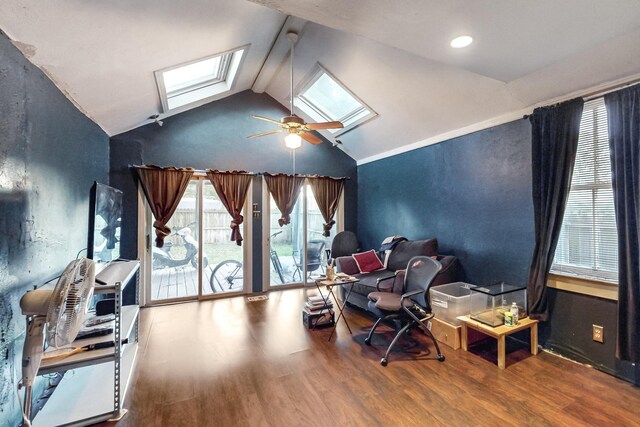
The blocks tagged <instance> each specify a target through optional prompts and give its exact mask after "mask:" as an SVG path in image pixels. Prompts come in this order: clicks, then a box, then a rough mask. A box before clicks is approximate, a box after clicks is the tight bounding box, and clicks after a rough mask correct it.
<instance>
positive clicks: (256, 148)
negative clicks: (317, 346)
mask: <svg viewBox="0 0 640 427" xmlns="http://www.w3.org/2000/svg"><path fill="white" fill-rule="evenodd" d="M252 114H255V115H260V116H266V117H270V118H275V119H279V118H280V117H282V116H283V115H286V114H287V111H286V110H285V109H284V108H283V107H282V106H281V105H280V104H279V103H278V102H276V101H275V100H274V99H273V98H271V97H270V96H268V95H266V94H257V93H253V92H251V91H244V92H241V93H239V94H236V95H234V96H231V97H229V98H225V99H223V100H220V101H217V102H214V103H211V104H207V105H204V106H202V107H199V108H196V109H193V110H190V111H187V112H185V113H182V114H179V115H176V116H173V117H170V118H167V119H165V120H164V126H162V127H160V126H158V125H156V124H149V125H146V126H143V127H140V128H137V129H134V130H132V131H129V132H126V133H123V134H120V135H116V136H114V137H112V138H111V150H110V162H111V172H110V174H111V185H112V186H114V187H116V188H119V189H121V190H122V191H123V192H124V213H123V230H122V236H123V237H122V256H123V257H125V258H135V257H137V238H136V236H137V229H138V224H137V209H138V200H137V187H136V184H135V180H134V179H133V175H132V173H131V171H130V169H129V165H133V164H144V163H146V164H156V165H158V166H170V165H172V166H181V167H193V168H196V169H206V168H211V169H221V170H247V171H251V172H284V173H291V172H292V158H291V150H289V149H287V148H286V147H285V146H284V143H283V141H282V138H283V137H282V135H271V136H267V137H263V138H257V139H247V138H246V137H247V136H249V135H252V134H255V133H259V132H264V131H267V130H273V129H275V128H274V126H273V125H271V124H269V123H267V122H264V121H261V120H256V119H252V118H251V117H250V116H251V115H252ZM296 173H301V174H321V175H332V176H348V177H351V179H350V180H349V181H347V183H346V187H345V223H346V224H345V229H347V230H355V227H356V216H357V210H356V202H357V198H356V191H357V176H356V162H355V161H354V160H353V159H352V158H351V157H349V156H348V155H346V154H345V153H344V152H343V151H342V150H340V149H338V148H334V147H332V146H331V144H329V143H328V142H326V141H325V142H324V143H323V144H320V145H311V144H308V143H306V142H303V146H302V148H301V149H298V150H297V154H296ZM261 191H262V190H261V180H260V179H255V180H254V192H253V196H252V197H253V200H252V202H256V203H258V204H259V205H260V204H261V200H260V197H261ZM260 209H261V210H262V206H260ZM253 235H254V239H253V262H254V263H253V277H254V283H253V289H254V291H256V292H257V291H260V290H261V287H262V270H261V269H262V264H261V263H262V256H261V255H260V254H261V250H262V238H261V236H262V223H261V221H254V228H253Z"/></svg>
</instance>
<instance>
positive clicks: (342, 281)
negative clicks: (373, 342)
mask: <svg viewBox="0 0 640 427" xmlns="http://www.w3.org/2000/svg"><path fill="white" fill-rule="evenodd" d="M315 283H316V288H318V292H319V293H320V295H321V296H322V299H323V300H324V308H325V309H328V308H329V305H328V301H329V298H331V297H333V300H334V301H335V302H336V306H337V307H338V311H339V312H340V313H339V314H338V318H337V319H336V321H335V323H334V324H333V329H331V335H329V341H331V338H332V337H333V334H334V332H335V331H336V328H337V327H338V322H339V321H340V318H342V319H344V324H345V325H347V329H348V330H349V333H350V334H352V335H353V332H351V327H349V322H347V319H346V318H345V317H344V313H343V311H344V306H345V305H347V300H348V299H349V295H351V291H352V290H353V285H355V284H356V283H358V279H356V278H355V277H350V276H347V277H340V276H338V277H336V278H335V279H333V280H329V279H327V278H326V277H324V278H319V279H318V280H316V281H315ZM344 285H351V286H349V290H348V291H347V296H346V297H345V298H344V301H343V302H342V305H340V302H339V300H338V298H336V295H335V294H334V293H333V287H334V286H344ZM322 286H324V287H326V288H327V290H328V291H329V295H327V297H326V298H325V296H324V294H323V293H322V289H321V287H322Z"/></svg>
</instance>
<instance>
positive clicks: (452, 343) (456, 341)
mask: <svg viewBox="0 0 640 427" xmlns="http://www.w3.org/2000/svg"><path fill="white" fill-rule="evenodd" d="M427 326H428V327H429V329H430V330H431V333H432V334H433V336H434V337H435V339H437V340H438V341H439V342H441V343H442V344H445V345H448V346H449V347H451V348H452V349H454V350H457V349H459V348H460V332H461V330H462V326H456V325H452V324H450V323H447V322H445V321H444V320H440V319H436V318H435V317H434V318H433V319H431V320H430V321H429V323H428V325H427Z"/></svg>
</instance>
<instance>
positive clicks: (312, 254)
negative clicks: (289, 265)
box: [291, 240, 324, 281]
mask: <svg viewBox="0 0 640 427" xmlns="http://www.w3.org/2000/svg"><path fill="white" fill-rule="evenodd" d="M323 249H324V240H309V241H308V242H307V278H310V277H311V273H313V272H314V271H316V270H318V269H319V268H322V250H323ZM293 261H294V263H295V264H296V269H295V271H294V272H293V274H292V275H291V279H292V280H295V277H296V274H299V276H300V281H302V265H303V263H304V259H303V257H302V251H299V253H298V254H297V255H296V254H294V256H293Z"/></svg>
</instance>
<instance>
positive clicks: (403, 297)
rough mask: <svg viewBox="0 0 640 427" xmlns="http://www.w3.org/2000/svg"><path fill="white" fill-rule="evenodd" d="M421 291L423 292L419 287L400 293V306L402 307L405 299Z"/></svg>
mask: <svg viewBox="0 0 640 427" xmlns="http://www.w3.org/2000/svg"><path fill="white" fill-rule="evenodd" d="M422 292H424V291H422V290H420V289H416V290H415V291H411V292H407V293H404V294H402V296H401V297H400V307H404V304H403V303H404V300H405V299H407V298H411V297H412V296H414V295H418V294H421V293H422Z"/></svg>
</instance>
